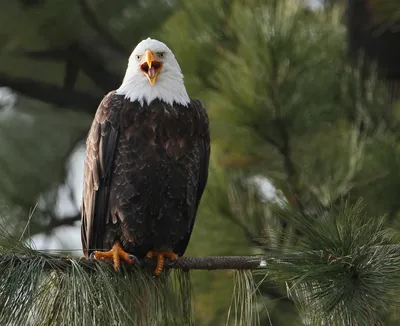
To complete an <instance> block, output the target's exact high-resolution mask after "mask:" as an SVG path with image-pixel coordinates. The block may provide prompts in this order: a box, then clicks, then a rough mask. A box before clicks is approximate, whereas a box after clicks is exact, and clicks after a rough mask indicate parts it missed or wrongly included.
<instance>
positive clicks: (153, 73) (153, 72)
mask: <svg viewBox="0 0 400 326" xmlns="http://www.w3.org/2000/svg"><path fill="white" fill-rule="evenodd" d="M147 74H148V75H149V77H150V78H153V77H154V76H155V75H156V69H155V68H154V67H151V68H149V69H148V71H147Z"/></svg>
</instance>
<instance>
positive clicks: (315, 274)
mask: <svg viewBox="0 0 400 326" xmlns="http://www.w3.org/2000/svg"><path fill="white" fill-rule="evenodd" d="M278 214H279V215H280V217H281V218H283V219H285V220H287V221H290V222H291V223H292V224H291V225H293V226H294V227H295V228H296V229H298V230H299V231H300V232H301V234H302V235H303V236H302V238H301V240H300V244H299V246H298V247H297V248H296V249H294V250H293V251H289V252H287V253H284V254H282V253H274V254H273V255H275V258H277V259H276V260H275V261H274V262H271V263H270V264H269V273H270V276H271V277H273V278H274V279H276V280H281V281H284V282H286V284H287V288H288V293H289V296H291V297H292V298H293V299H294V301H295V302H296V304H297V305H298V307H299V310H300V312H301V313H302V315H303V321H304V322H305V323H306V324H307V325H379V323H380V320H379V313H380V311H381V310H382V309H387V308H389V307H393V306H395V305H397V304H398V303H399V302H398V301H397V298H398V296H399V294H400V286H399V284H400V274H399V272H398V271H399V269H400V260H399V259H398V256H399V255H398V252H396V250H395V249H394V246H391V244H392V243H393V240H394V234H393V232H391V231H390V230H387V229H384V219H383V218H376V217H372V216H369V215H367V214H366V213H365V210H364V207H363V205H362V203H361V202H358V203H357V204H356V205H354V206H350V205H348V204H346V203H344V204H342V205H341V207H340V208H338V209H332V210H331V211H330V212H328V213H326V212H325V214H324V215H321V216H319V217H318V218H317V219H311V218H310V219H307V218H306V217H305V216H303V215H300V214H298V213H297V212H293V211H291V210H290V209H287V208H285V209H281V210H280V211H279V212H278ZM299 249H300V252H299ZM295 251H296V252H295Z"/></svg>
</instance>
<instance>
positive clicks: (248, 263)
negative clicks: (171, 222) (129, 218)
mask: <svg viewBox="0 0 400 326" xmlns="http://www.w3.org/2000/svg"><path fill="white" fill-rule="evenodd" d="M30 259H36V258H35V256H30V255H24V254H1V253H0V261H2V263H3V264H4V263H5V264H7V262H9V263H12V264H15V265H16V267H17V265H18V263H21V262H26V261H27V260H30ZM268 261H271V258H267V257H264V256H208V257H182V258H179V259H178V260H177V261H176V262H174V263H172V264H171V263H168V262H166V264H165V267H166V268H180V269H182V270H194V269H196V270H221V269H236V270H254V269H263V268H266V267H267V265H268ZM98 262H99V261H98V260H91V259H88V258H84V257H82V258H72V257H55V256H47V257H46V258H45V265H44V269H46V270H57V271H62V272H64V271H65V272H66V271H68V270H69V269H70V268H71V267H72V266H73V265H75V264H79V265H80V266H81V267H83V268H84V269H86V270H88V271H90V270H92V271H94V267H95V266H96V264H98ZM154 264H155V262H154V261H150V262H146V261H145V260H141V261H140V262H138V263H137V264H136V266H138V265H140V266H142V267H143V266H149V267H154V266H155V265H154ZM153 265H154V266H153ZM131 266H132V267H134V266H135V264H133V265H126V267H127V268H128V269H129V268H130V267H131ZM110 268H112V265H111V264H110Z"/></svg>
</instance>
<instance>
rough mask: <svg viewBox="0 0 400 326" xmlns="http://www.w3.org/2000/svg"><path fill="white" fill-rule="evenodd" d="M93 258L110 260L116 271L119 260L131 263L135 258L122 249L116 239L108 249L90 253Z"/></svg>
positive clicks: (119, 264)
mask: <svg viewBox="0 0 400 326" xmlns="http://www.w3.org/2000/svg"><path fill="white" fill-rule="evenodd" d="M90 256H91V258H93V259H106V260H111V261H112V262H113V265H114V270H115V271H116V272H119V271H120V268H121V260H122V261H125V262H127V263H128V264H133V263H134V262H135V260H137V258H136V257H135V256H134V255H131V254H129V253H127V252H126V251H125V250H124V249H122V247H121V244H120V243H119V241H116V242H115V243H114V245H113V247H112V248H111V250H110V251H94V252H93V253H92V254H91V255H90Z"/></svg>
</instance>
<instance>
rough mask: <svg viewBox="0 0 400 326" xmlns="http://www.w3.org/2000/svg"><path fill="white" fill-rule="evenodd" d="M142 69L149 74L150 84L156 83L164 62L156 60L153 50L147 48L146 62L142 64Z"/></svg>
mask: <svg viewBox="0 0 400 326" xmlns="http://www.w3.org/2000/svg"><path fill="white" fill-rule="evenodd" d="M140 69H141V70H142V71H143V72H144V74H145V75H146V76H147V78H148V79H149V82H150V84H151V85H154V84H155V82H156V80H157V76H158V74H159V73H160V71H161V69H162V62H160V61H158V60H156V58H155V56H154V53H153V52H152V51H150V50H147V51H146V52H145V54H144V62H143V63H142V64H141V66H140Z"/></svg>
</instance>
